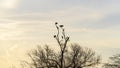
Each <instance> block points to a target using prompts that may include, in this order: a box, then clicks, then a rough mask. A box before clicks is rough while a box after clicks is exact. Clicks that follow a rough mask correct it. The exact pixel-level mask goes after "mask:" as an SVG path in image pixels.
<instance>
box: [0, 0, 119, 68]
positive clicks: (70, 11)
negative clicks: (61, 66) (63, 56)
mask: <svg viewBox="0 0 120 68" xmlns="http://www.w3.org/2000/svg"><path fill="white" fill-rule="evenodd" d="M119 3H120V1H119V0H99V1H98V0H91V1H90V0H75V1H73V0H66V1H64V0H52V1H50V0H34V1H33V0H29V1H28V0H0V10H1V11H0V46H1V50H0V68H8V67H10V66H11V65H15V66H17V65H18V64H19V63H20V61H21V60H23V59H26V58H27V56H26V53H27V52H28V51H29V50H31V49H34V48H36V46H37V45H41V46H44V45H45V44H48V45H50V47H52V48H55V47H57V46H55V45H57V44H56V43H57V42H56V40H55V39H54V38H53V35H54V34H55V33H56V28H55V26H54V23H55V22H58V23H59V24H62V25H64V26H65V31H66V33H67V35H68V36H70V41H71V42H72V43H78V44H80V45H81V46H83V47H88V48H92V49H93V50H95V51H96V53H98V54H100V55H102V58H103V59H104V60H105V61H107V59H108V57H110V56H112V55H114V54H118V53H120V51H119V49H120V42H119V40H120V36H119V35H120V23H119V22H120V19H119V18H120V9H119V8H120V4H119ZM53 45H54V46H53ZM18 68H19V67H18Z"/></svg>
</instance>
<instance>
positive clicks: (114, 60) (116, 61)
mask: <svg viewBox="0 0 120 68" xmlns="http://www.w3.org/2000/svg"><path fill="white" fill-rule="evenodd" d="M109 59H110V60H109V62H108V63H105V64H104V65H103V68H120V54H116V55H113V56H112V57H109Z"/></svg>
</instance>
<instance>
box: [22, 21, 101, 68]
mask: <svg viewBox="0 0 120 68" xmlns="http://www.w3.org/2000/svg"><path fill="white" fill-rule="evenodd" d="M55 26H56V28H57V34H56V35H54V38H55V39H56V41H57V43H58V45H59V48H60V51H58V52H55V51H54V50H53V49H51V48H49V47H48V46H45V48H41V47H40V46H38V47H37V49H34V50H33V51H32V52H30V53H28V56H29V57H30V59H31V61H32V62H27V61H24V63H25V64H24V66H25V65H28V66H29V67H30V68H83V67H89V66H95V65H97V64H99V63H100V56H96V54H95V52H94V51H93V50H92V49H89V48H83V47H81V46H80V45H78V44H71V45H70V46H68V41H69V38H70V37H68V36H66V34H65V29H64V26H63V25H58V23H57V22H56V23H55Z"/></svg>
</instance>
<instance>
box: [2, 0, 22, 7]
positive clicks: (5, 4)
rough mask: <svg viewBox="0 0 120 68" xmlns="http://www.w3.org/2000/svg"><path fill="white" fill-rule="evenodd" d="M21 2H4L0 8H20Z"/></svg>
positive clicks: (14, 0) (15, 0) (4, 0)
mask: <svg viewBox="0 0 120 68" xmlns="http://www.w3.org/2000/svg"><path fill="white" fill-rule="evenodd" d="M19 1H20V0H2V2H1V4H0V7H1V8H5V9H12V8H16V7H17V6H18V3H19Z"/></svg>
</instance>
